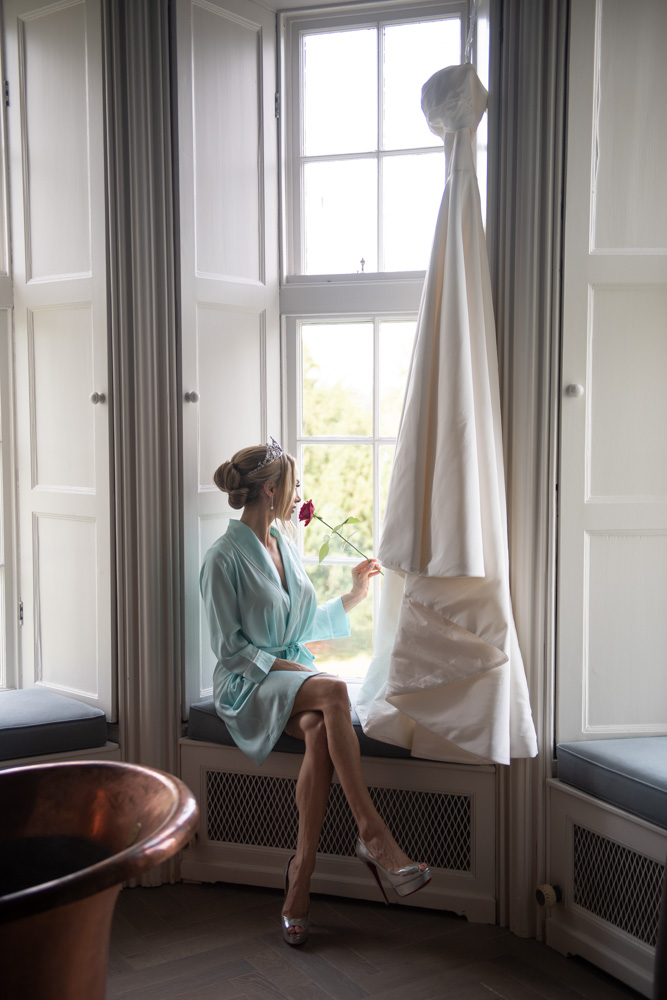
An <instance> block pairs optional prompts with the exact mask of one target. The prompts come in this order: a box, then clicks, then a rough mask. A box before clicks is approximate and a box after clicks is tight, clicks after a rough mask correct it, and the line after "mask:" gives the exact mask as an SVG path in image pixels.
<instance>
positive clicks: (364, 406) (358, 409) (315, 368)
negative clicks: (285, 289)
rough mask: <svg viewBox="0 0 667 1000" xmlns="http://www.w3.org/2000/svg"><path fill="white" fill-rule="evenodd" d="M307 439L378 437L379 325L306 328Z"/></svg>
mask: <svg viewBox="0 0 667 1000" xmlns="http://www.w3.org/2000/svg"><path fill="white" fill-rule="evenodd" d="M301 356H302V364H303V395H302V397H301V398H302V400H303V434H304V435H305V436H306V437H319V436H322V435H335V436H343V435H345V436H348V435H352V434H360V435H363V436H364V437H371V436H372V434H373V324H372V323H313V324H308V325H305V324H304V325H303V326H302V327H301Z"/></svg>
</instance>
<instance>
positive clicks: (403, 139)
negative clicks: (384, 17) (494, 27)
mask: <svg viewBox="0 0 667 1000" xmlns="http://www.w3.org/2000/svg"><path fill="white" fill-rule="evenodd" d="M459 62H461V22H460V20H459V18H458V17H457V18H449V19H447V20H444V21H425V22H422V23H421V24H394V25H387V26H386V27H385V28H384V65H383V73H384V121H383V148H384V149H410V148H413V147H415V146H436V145H437V146H440V147H442V139H440V138H439V137H438V136H435V135H433V133H432V132H431V130H430V129H429V127H428V125H427V124H426V119H425V118H424V115H423V113H422V110H421V90H422V87H423V85H424V84H425V83H426V81H427V80H428V79H429V77H431V76H432V75H433V74H434V73H435V72H437V70H439V69H442V68H443V67H444V66H451V65H452V64H453V63H459Z"/></svg>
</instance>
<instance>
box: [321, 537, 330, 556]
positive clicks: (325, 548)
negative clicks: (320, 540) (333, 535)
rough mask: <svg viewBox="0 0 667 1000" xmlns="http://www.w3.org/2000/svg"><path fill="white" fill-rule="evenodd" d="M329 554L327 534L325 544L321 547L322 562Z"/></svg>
mask: <svg viewBox="0 0 667 1000" xmlns="http://www.w3.org/2000/svg"><path fill="white" fill-rule="evenodd" d="M328 554H329V536H328V535H327V537H326V538H325V540H324V544H323V545H322V546H321V548H320V562H322V560H323V559H326V557H327V555H328Z"/></svg>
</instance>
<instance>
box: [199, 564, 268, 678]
mask: <svg viewBox="0 0 667 1000" xmlns="http://www.w3.org/2000/svg"><path fill="white" fill-rule="evenodd" d="M199 582H200V588H201V595H202V598H203V601H204V607H205V608H206V617H207V618H208V631H209V636H210V640H211V649H212V650H213V653H214V655H215V657H216V659H217V660H218V662H219V663H221V664H222V666H223V667H224V668H225V670H228V671H229V672H230V673H231V674H242V675H243V676H244V677H247V678H248V680H250V681H253V682H254V683H255V684H259V683H260V682H261V681H263V680H264V678H265V677H266V675H267V674H268V672H269V671H270V669H271V667H272V665H273V663H274V662H275V659H276V658H275V656H274V655H272V654H271V653H267V652H266V651H265V650H263V649H260V648H259V647H258V646H254V645H253V644H252V643H251V642H249V641H248V639H247V638H246V636H245V635H244V634H243V632H242V631H241V615H240V613H239V604H238V594H237V592H236V584H235V574H234V570H233V567H231V566H227V565H226V564H225V562H224V561H223V560H220V559H207V560H205V561H204V565H203V566H202V569H201V574H200V578H199Z"/></svg>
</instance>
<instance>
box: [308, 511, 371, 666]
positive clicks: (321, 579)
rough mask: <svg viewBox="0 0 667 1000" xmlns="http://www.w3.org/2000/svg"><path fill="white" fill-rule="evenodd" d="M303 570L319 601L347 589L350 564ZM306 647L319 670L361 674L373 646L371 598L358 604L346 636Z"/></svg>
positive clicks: (326, 564) (328, 565) (321, 601)
mask: <svg viewBox="0 0 667 1000" xmlns="http://www.w3.org/2000/svg"><path fill="white" fill-rule="evenodd" d="M310 527H312V525H310ZM308 530H309V529H308ZM306 571H307V573H308V576H309V577H310V579H311V581H312V584H313V586H314V587H315V590H316V592H317V599H318V602H319V603H320V604H323V603H324V602H325V601H328V600H329V598H330V597H339V596H340V595H341V594H344V593H346V592H347V591H349V589H350V585H351V577H350V567H349V566H340V565H338V566H337V565H331V564H330V563H329V562H326V563H322V565H317V564H313V563H311V564H310V565H308V566H307V567H306ZM308 648H309V649H310V651H311V653H313V655H314V656H315V659H316V665H317V667H319V668H320V669H321V670H328V671H330V672H331V673H336V674H338V675H339V676H340V677H345V678H346V679H354V678H358V677H363V676H364V674H365V673H366V670H367V668H368V661H369V658H370V654H369V650H372V648H373V602H372V600H366V601H363V602H362V603H361V604H358V605H357V607H356V608H355V609H354V611H353V613H352V614H351V615H350V636H349V637H346V638H345V639H329V640H328V641H327V642H309V643H308Z"/></svg>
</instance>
